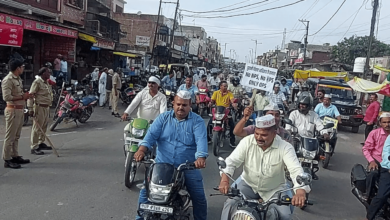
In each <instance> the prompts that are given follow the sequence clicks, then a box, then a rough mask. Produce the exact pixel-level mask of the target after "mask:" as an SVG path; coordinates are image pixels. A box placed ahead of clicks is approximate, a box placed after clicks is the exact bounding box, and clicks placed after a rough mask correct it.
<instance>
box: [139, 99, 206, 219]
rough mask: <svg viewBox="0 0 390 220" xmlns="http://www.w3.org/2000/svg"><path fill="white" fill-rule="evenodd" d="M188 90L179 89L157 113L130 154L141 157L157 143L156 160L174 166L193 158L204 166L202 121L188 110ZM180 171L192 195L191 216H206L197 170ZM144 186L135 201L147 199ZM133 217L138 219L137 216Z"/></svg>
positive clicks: (189, 106) (201, 186) (201, 166)
mask: <svg viewBox="0 0 390 220" xmlns="http://www.w3.org/2000/svg"><path fill="white" fill-rule="evenodd" d="M190 99H191V93H189V92H187V91H180V92H178V93H177V95H176V96H175V99H174V101H173V110H171V111H168V112H164V113H163V114H161V115H159V116H158V117H157V118H156V120H155V121H154V122H153V124H152V125H151V127H150V128H149V130H148V133H147V134H146V136H145V138H144V140H143V141H142V142H141V143H140V147H139V149H138V151H137V152H136V153H135V154H134V158H135V160H137V161H141V160H142V159H143V158H144V156H145V153H146V152H147V151H148V150H151V149H152V146H154V145H155V144H156V143H157V146H158V147H157V155H156V160H155V161H156V162H157V163H169V164H173V165H174V166H176V167H178V166H179V165H180V164H182V163H186V162H195V166H196V168H198V169H200V168H205V167H206V158H207V156H208V153H207V152H208V146H207V134H206V131H207V130H206V125H205V123H204V121H203V119H202V118H201V117H200V116H199V115H197V114H194V113H192V112H191V111H190V110H191V102H190ZM198 169H197V170H187V171H185V172H184V175H185V184H186V187H187V190H188V193H189V194H190V196H191V199H192V205H193V207H194V209H193V215H194V219H195V220H206V219H207V201H206V196H205V193H204V189H203V178H202V175H201V172H200V170H198ZM147 202H148V199H147V195H146V190H145V189H142V190H141V192H140V196H139V200H138V203H139V204H141V203H147ZM136 219H138V220H139V219H142V218H141V217H140V216H137V218H136Z"/></svg>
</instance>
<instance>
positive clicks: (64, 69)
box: [60, 56, 69, 82]
mask: <svg viewBox="0 0 390 220" xmlns="http://www.w3.org/2000/svg"><path fill="white" fill-rule="evenodd" d="M60 71H61V73H62V76H63V77H64V79H65V82H68V80H69V76H68V62H66V57H64V56H63V57H62V59H61V70H60Z"/></svg>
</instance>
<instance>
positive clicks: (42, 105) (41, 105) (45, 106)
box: [35, 104, 50, 108]
mask: <svg viewBox="0 0 390 220" xmlns="http://www.w3.org/2000/svg"><path fill="white" fill-rule="evenodd" d="M35 105H37V106H39V107H43V108H48V107H49V106H50V105H44V104H35Z"/></svg>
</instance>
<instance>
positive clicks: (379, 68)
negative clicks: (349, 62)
mask: <svg viewBox="0 0 390 220" xmlns="http://www.w3.org/2000/svg"><path fill="white" fill-rule="evenodd" d="M374 68H375V69H378V70H380V71H383V72H390V69H386V68H383V67H380V66H374Z"/></svg>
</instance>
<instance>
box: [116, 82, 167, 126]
mask: <svg viewBox="0 0 390 220" xmlns="http://www.w3.org/2000/svg"><path fill="white" fill-rule="evenodd" d="M160 84H161V81H160V79H159V78H157V77H156V76H151V77H150V78H149V80H148V87H146V88H145V89H143V90H142V91H141V92H139V93H138V94H137V95H136V96H135V97H134V99H133V101H132V102H131V103H130V105H129V107H127V109H126V111H125V112H124V113H123V115H122V120H126V119H127V117H128V116H129V115H131V114H132V113H133V111H134V110H135V109H138V111H137V117H138V118H143V119H146V120H154V119H156V118H157V116H158V115H159V114H162V113H164V112H166V111H167V98H166V97H165V95H164V94H162V93H161V92H159V91H158V87H159V86H160Z"/></svg>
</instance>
